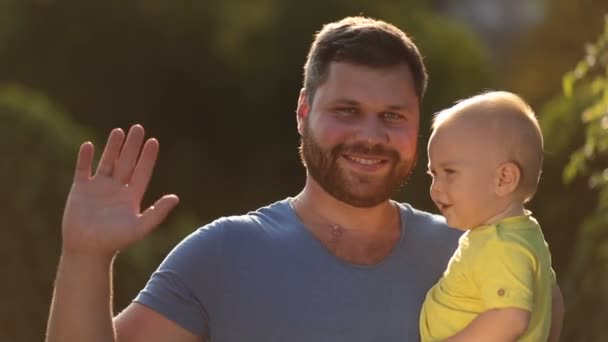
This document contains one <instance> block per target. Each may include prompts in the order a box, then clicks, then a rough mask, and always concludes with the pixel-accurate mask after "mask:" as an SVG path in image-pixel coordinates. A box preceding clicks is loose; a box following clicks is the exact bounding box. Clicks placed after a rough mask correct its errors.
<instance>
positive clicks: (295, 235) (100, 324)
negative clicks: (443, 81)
mask: <svg viewBox="0 0 608 342" xmlns="http://www.w3.org/2000/svg"><path fill="white" fill-rule="evenodd" d="M426 80H427V76H426V71H425V68H424V64H423V62H422V58H421V56H420V54H419V52H418V50H417V48H416V46H415V45H414V44H413V42H412V41H411V40H410V39H409V38H408V37H407V36H406V35H405V34H404V33H403V32H401V31H400V30H399V29H397V28H395V27H394V26H392V25H390V24H387V23H384V22H381V21H375V20H371V19H367V18H360V17H357V18H346V19H343V20H341V21H339V22H335V23H332V24H328V25H326V26H324V28H323V29H322V30H321V31H320V32H319V33H318V34H317V36H316V39H315V41H314V43H313V45H312V47H311V50H310V53H309V55H308V60H307V62H306V65H305V77H304V88H303V89H302V91H301V93H300V98H299V101H298V108H297V123H298V131H299V133H300V134H301V136H302V142H301V148H300V152H301V156H302V160H303V162H304V164H305V166H306V169H307V178H306V185H305V186H304V189H303V190H302V191H301V192H300V193H299V194H298V195H297V196H295V197H293V198H287V199H285V200H282V201H279V202H276V203H274V204H271V205H269V206H267V207H264V208H261V209H259V210H258V211H256V212H253V213H249V214H247V215H243V216H236V217H228V218H221V219H219V220H217V221H215V222H212V223H211V224H209V225H207V226H205V227H203V228H201V229H199V230H197V231H196V232H194V233H193V234H191V235H190V236H189V237H188V238H186V239H185V240H184V241H183V242H182V243H180V244H179V245H178V246H177V247H176V248H175V249H174V250H173V251H172V252H171V253H170V254H169V255H168V257H167V258H166V259H165V261H164V262H163V263H162V264H161V266H160V267H159V269H158V270H157V271H156V272H155V273H154V274H153V275H152V277H151V279H150V281H149V282H148V284H147V285H146V287H145V289H144V290H142V292H141V293H140V294H139V296H138V297H137V298H136V299H135V301H134V302H133V303H132V304H130V305H129V306H128V307H127V308H126V309H125V310H124V311H123V312H122V313H120V314H119V315H118V316H117V317H115V318H114V319H112V309H111V286H112V283H111V272H112V261H113V259H114V257H115V255H116V253H117V251H119V250H121V249H123V248H125V247H127V246H129V245H130V244H132V243H134V242H135V241H138V240H140V239H141V238H143V237H144V236H145V235H146V234H147V233H149V232H150V231H151V230H152V229H153V228H154V227H155V226H157V225H158V224H159V223H160V222H161V221H162V220H163V218H164V217H165V216H166V215H167V214H168V213H169V211H170V210H171V209H172V208H173V207H174V206H175V205H176V204H177V202H178V199H177V197H176V196H174V195H167V196H164V197H162V198H161V199H160V200H158V201H157V202H156V203H155V205H154V206H152V207H150V208H148V209H146V210H145V211H143V213H140V208H139V206H140V202H141V198H142V196H143V193H144V191H145V189H146V187H147V184H148V181H149V179H150V176H151V173H152V169H153V165H154V161H155V159H156V155H157V153H158V143H157V142H156V140H154V139H149V140H147V141H146V142H145V143H143V141H144V131H143V128H142V127H141V126H134V127H132V128H131V130H130V131H129V134H128V135H127V137H126V140H125V136H124V133H122V131H121V130H118V129H117V130H114V131H112V133H111V134H110V136H109V138H108V142H107V145H106V148H105V150H104V152H103V154H102V157H101V160H100V162H99V166H98V168H97V171H96V173H95V175H94V176H91V161H92V158H93V157H92V156H93V146H92V144H90V143H85V144H83V146H82V147H81V150H80V153H79V158H78V162H77V168H76V174H75V180H74V185H73V187H72V190H71V192H70V196H69V198H68V201H67V204H66V208H65V213H64V221H63V250H62V256H61V260H60V263H59V269H58V273H57V281H56V288H55V294H54V299H53V304H52V307H51V315H50V318H49V329H48V336H47V340H48V341H49V342H52V341H114V340H116V341H121V342H124V341H205V340H210V341H416V340H418V338H419V335H418V318H419V311H420V306H421V303H422V301H423V299H424V296H425V294H426V292H427V291H428V289H429V288H430V287H431V286H432V285H433V284H434V283H435V281H436V280H437V279H438V278H439V277H440V275H441V272H442V271H443V269H444V267H445V265H446V264H447V261H448V258H449V256H450V255H451V253H452V252H453V251H454V249H455V248H456V244H457V239H458V233H457V231H455V230H451V229H449V228H447V227H446V226H445V224H444V223H443V221H442V220H441V219H440V218H439V217H436V216H433V215H430V214H426V213H423V212H420V211H417V210H415V209H413V208H412V207H410V206H409V205H407V204H399V203H396V202H393V201H391V200H390V196H391V194H392V193H393V192H394V191H395V190H397V189H398V188H399V186H400V185H402V184H403V183H404V182H405V180H406V178H407V176H408V175H409V173H410V172H411V169H412V167H413V165H414V161H415V158H416V144H417V136H418V130H419V127H418V126H419V105H420V101H421V99H422V96H423V94H424V90H425V88H426ZM142 144H143V148H142V147H141V146H142ZM140 149H141V155H139V151H140ZM138 155H139V157H138Z"/></svg>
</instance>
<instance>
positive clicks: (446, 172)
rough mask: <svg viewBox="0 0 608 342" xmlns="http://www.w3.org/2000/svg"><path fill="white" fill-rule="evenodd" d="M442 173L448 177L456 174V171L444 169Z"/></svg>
mask: <svg viewBox="0 0 608 342" xmlns="http://www.w3.org/2000/svg"><path fill="white" fill-rule="evenodd" d="M443 172H445V174H446V175H448V176H449V175H452V174H454V173H456V171H455V170H453V169H444V170H443Z"/></svg>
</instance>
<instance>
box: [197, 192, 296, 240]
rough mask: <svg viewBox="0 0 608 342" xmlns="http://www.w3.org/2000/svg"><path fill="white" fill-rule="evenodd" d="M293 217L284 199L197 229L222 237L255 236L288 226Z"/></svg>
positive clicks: (224, 217) (214, 221) (225, 217)
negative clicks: (230, 235) (244, 234)
mask: <svg viewBox="0 0 608 342" xmlns="http://www.w3.org/2000/svg"><path fill="white" fill-rule="evenodd" d="M294 217H295V216H294V215H293V213H292V211H291V206H290V204H289V200H288V199H284V200H280V201H277V202H274V203H272V204H268V205H266V206H263V207H260V208H258V209H256V210H254V211H250V212H248V213H246V214H240V215H228V216H222V217H220V218H218V219H215V220H213V221H212V222H210V223H208V224H206V225H204V226H203V227H201V228H199V231H202V232H213V233H212V234H222V235H224V234H242V233H246V234H255V233H260V232H267V231H272V230H273V229H276V228H277V227H282V226H285V225H288V223H289V222H291V221H293V218H294Z"/></svg>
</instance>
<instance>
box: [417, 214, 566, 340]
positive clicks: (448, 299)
mask: <svg viewBox="0 0 608 342" xmlns="http://www.w3.org/2000/svg"><path fill="white" fill-rule="evenodd" d="M554 282H555V273H554V272H553V270H552V269H551V255H550V254H549V248H548V246H547V243H546V242H545V239H544V237H543V234H542V232H541V229H540V226H539V225H538V223H537V222H536V220H534V218H532V217H531V216H529V215H525V216H517V217H510V218H507V219H505V220H503V221H501V222H499V223H497V224H495V225H487V226H480V227H477V228H474V229H472V230H469V231H467V232H466V233H464V234H463V236H462V237H461V238H460V241H459V244H458V249H457V250H456V252H454V255H453V256H452V258H451V259H450V262H449V263H448V266H447V269H446V271H445V272H444V274H443V277H441V279H440V280H439V282H438V283H437V284H435V286H433V288H431V289H430V290H429V292H428V293H427V296H426V299H425V301H424V304H423V305H422V311H421V315H420V335H421V337H422V342H427V341H442V340H444V339H446V338H448V337H450V336H452V335H455V334H456V333H458V332H459V331H461V330H463V329H464V328H465V327H467V325H469V323H471V321H472V320H473V319H475V317H477V315H479V314H481V313H483V312H484V311H487V310H490V309H498V308H507V307H514V308H521V309H524V310H528V311H530V312H531V317H530V322H529V324H528V330H526V332H525V334H524V335H522V336H521V337H520V341H535V342H536V341H546V340H547V338H548V336H549V330H550V326H551V293H552V287H553V284H554Z"/></svg>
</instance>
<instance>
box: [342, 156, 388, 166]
mask: <svg viewBox="0 0 608 342" xmlns="http://www.w3.org/2000/svg"><path fill="white" fill-rule="evenodd" d="M348 158H349V159H350V160H352V161H355V162H357V163H359V164H363V165H376V164H380V160H370V159H365V158H359V157H348Z"/></svg>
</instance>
